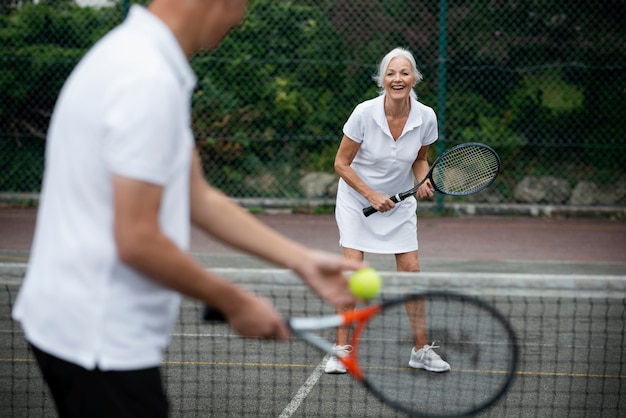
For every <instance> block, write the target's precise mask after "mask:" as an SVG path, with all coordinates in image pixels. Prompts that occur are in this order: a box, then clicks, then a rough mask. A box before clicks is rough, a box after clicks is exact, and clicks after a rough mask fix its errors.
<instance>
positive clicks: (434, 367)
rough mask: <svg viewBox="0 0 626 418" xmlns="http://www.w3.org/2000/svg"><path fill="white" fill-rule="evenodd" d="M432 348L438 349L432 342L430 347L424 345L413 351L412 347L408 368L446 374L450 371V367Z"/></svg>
mask: <svg viewBox="0 0 626 418" xmlns="http://www.w3.org/2000/svg"><path fill="white" fill-rule="evenodd" d="M433 348H439V346H436V345H435V343H434V342H433V343H432V344H431V345H428V344H426V345H425V346H424V347H423V348H420V349H419V350H415V347H413V349H412V350H411V359H410V360H409V367H412V368H414V369H425V370H428V371H430V372H447V371H448V370H450V365H449V364H448V363H446V362H445V361H443V360H442V359H441V357H440V356H439V354H437V353H435V351H434V350H433Z"/></svg>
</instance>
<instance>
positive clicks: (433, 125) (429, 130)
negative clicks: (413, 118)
mask: <svg viewBox="0 0 626 418" xmlns="http://www.w3.org/2000/svg"><path fill="white" fill-rule="evenodd" d="M423 118H424V136H423V137H422V145H423V146H426V145H430V144H432V143H434V142H435V141H437V139H438V138H439V131H438V127H437V115H436V114H435V111H434V110H433V109H432V108H430V107H427V106H425V111H424V116H423Z"/></svg>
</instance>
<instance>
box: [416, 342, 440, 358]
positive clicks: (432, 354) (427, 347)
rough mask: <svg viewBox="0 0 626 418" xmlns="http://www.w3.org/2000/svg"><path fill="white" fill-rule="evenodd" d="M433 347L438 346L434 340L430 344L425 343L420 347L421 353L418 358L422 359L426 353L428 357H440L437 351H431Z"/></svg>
mask: <svg viewBox="0 0 626 418" xmlns="http://www.w3.org/2000/svg"><path fill="white" fill-rule="evenodd" d="M435 348H439V346H438V345H435V342H434V341H433V343H432V344H431V345H428V344H426V345H425V346H424V347H423V348H422V350H421V351H422V355H421V356H420V360H423V359H424V357H425V356H426V354H428V357H430V358H436V359H438V358H441V356H440V355H439V354H437V353H435V352H434V351H433V349H435Z"/></svg>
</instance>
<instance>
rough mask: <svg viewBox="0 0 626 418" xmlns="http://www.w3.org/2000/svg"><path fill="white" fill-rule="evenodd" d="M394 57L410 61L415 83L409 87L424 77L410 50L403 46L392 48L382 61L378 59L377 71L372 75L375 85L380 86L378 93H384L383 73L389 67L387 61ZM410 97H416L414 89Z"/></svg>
mask: <svg viewBox="0 0 626 418" xmlns="http://www.w3.org/2000/svg"><path fill="white" fill-rule="evenodd" d="M396 57H402V58H405V59H407V60H408V61H409V62H410V63H411V69H412V70H413V78H415V84H414V85H413V86H411V87H415V86H416V85H417V83H419V82H420V81H422V79H423V78H424V77H423V76H422V73H420V72H419V70H418V69H417V64H416V63H415V57H413V54H411V52H410V51H409V50H408V49H404V48H395V49H392V50H391V51H389V52H388V53H387V55H385V56H384V57H383V59H382V61H380V65H379V66H378V73H377V74H375V75H374V76H373V77H372V78H373V79H374V81H375V82H376V85H377V86H378V87H380V90H379V93H380V94H381V95H382V94H384V93H385V89H384V88H383V80H384V79H385V73H386V72H387V67H389V63H390V62H391V60H392V59H394V58H396ZM411 97H413V98H414V99H417V94H416V93H415V90H411Z"/></svg>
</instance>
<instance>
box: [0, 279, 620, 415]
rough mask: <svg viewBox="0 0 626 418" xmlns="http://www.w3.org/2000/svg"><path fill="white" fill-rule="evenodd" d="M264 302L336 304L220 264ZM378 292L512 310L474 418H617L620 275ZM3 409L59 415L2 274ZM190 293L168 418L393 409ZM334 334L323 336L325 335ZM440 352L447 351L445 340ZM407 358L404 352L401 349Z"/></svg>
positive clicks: (290, 306) (12, 287) (286, 310)
mask: <svg viewBox="0 0 626 418" xmlns="http://www.w3.org/2000/svg"><path fill="white" fill-rule="evenodd" d="M219 273H221V274H223V275H225V276H227V277H230V278H231V279H232V280H233V281H235V282H238V283H240V284H241V285H242V286H244V287H246V288H249V289H251V290H253V291H255V292H256V293H259V294H262V295H264V296H266V297H268V298H270V299H271V300H272V301H273V302H274V303H275V305H276V306H277V307H278V309H279V310H280V311H281V312H282V313H283V314H284V315H286V316H314V315H324V314H330V313H332V312H333V309H332V307H330V306H328V305H325V304H323V303H322V302H320V301H319V299H318V298H317V297H316V296H314V295H313V294H311V293H310V292H309V291H308V290H307V289H306V288H305V287H303V286H302V284H301V282H300V281H299V280H298V279H297V278H295V277H294V276H293V275H292V274H291V273H290V272H287V271H284V270H272V269H260V270H259V269H249V270H246V269H219ZM382 274H383V277H384V283H385V287H384V294H385V296H387V295H389V296H391V295H393V294H401V293H406V292H412V291H419V290H426V289H428V290H448V291H456V292H460V293H469V294H473V295H476V296H478V297H480V298H481V299H483V300H485V301H487V302H489V303H491V304H493V305H494V306H495V307H496V308H497V309H498V310H500V311H501V312H502V313H503V314H504V316H505V317H506V318H508V319H509V320H510V322H511V324H512V326H513V328H514V329H515V331H516V333H517V337H518V340H519V344H520V355H521V358H520V363H519V369H518V372H517V375H516V377H515V380H514V382H513V385H512V386H511V388H510V389H509V391H508V392H507V394H506V395H505V396H504V397H503V398H502V399H501V400H500V401H499V402H498V403H497V404H496V405H495V406H493V407H492V408H490V409H488V410H487V411H485V412H484V413H483V414H482V415H481V416H489V417H503V416H506V417H545V416H550V417H584V416H589V417H592V416H593V417H596V416H602V417H619V416H624V414H625V413H626V341H625V339H626V278H625V277H622V276H582V275H581V276H572V275H523V274H515V275H510V274H493V273H490V274H481V273H466V274H462V273H418V274H409V273H405V274H399V273H385V272H383V273H382ZM0 283H1V286H2V287H1V288H0V333H1V334H2V338H1V342H0V416H10V417H31V416H54V414H55V412H54V405H53V402H52V400H51V398H50V395H49V394H48V392H47V389H46V388H45V386H44V384H43V382H42V379H41V377H40V374H39V370H38V368H37V365H36V363H35V362H34V360H33V357H32V354H31V353H29V351H28V348H27V345H26V343H25V341H24V336H23V333H22V332H21V328H20V327H19V324H17V323H15V322H13V321H11V320H10V310H11V306H12V304H13V301H14V299H15V296H16V294H17V291H18V289H19V285H20V280H19V279H4V280H1V281H0ZM201 312H202V304H201V303H199V302H196V301H192V300H185V301H184V303H183V305H182V307H181V313H180V319H179V323H178V326H177V328H176V331H175V333H174V335H173V338H172V342H171V344H170V346H169V348H168V350H167V353H166V355H165V359H164V363H163V376H164V380H165V382H166V385H167V392H168V396H169V400H170V404H171V415H172V416H173V417H196V416H212V417H235V416H237V417H244V416H245V417H252V416H268V417H292V416H293V417H304V416H307V417H308V416H311V417H330V416H337V417H357V416H358V417H393V416H402V414H400V413H398V412H396V411H394V410H392V409H390V408H389V407H387V406H385V405H383V404H381V403H380V402H379V401H378V400H377V399H376V398H375V397H373V396H371V395H369V394H368V393H367V391H366V390H365V389H363V388H362V387H361V386H360V385H359V384H358V383H357V382H355V381H354V380H353V379H351V378H349V377H347V376H344V375H326V374H324V372H323V368H324V364H325V358H324V356H323V355H322V354H321V353H320V352H319V351H318V350H317V349H315V348H313V347H310V346H309V345H308V344H306V343H304V342H301V341H299V340H297V339H291V340H290V341H289V342H287V343H277V342H272V341H261V340H253V339H243V338H240V337H238V336H237V335H235V334H234V333H233V332H232V331H230V329H229V328H228V327H227V326H226V325H224V324H222V323H207V322H204V321H203V320H202V318H201ZM333 335H334V333H333V331H332V330H330V331H328V332H327V333H326V334H322V336H323V337H325V338H328V339H330V340H332V338H333ZM440 343H441V350H440V351H439V352H440V354H441V355H442V356H443V357H444V358H447V360H448V361H449V362H450V364H451V366H452V368H453V369H454V359H453V358H449V357H448V356H446V351H445V341H443V342H439V341H438V342H437V344H438V345H439V344H440ZM408 350H409V351H408V352H407V355H406V359H402V360H403V361H404V360H406V361H408V358H409V355H410V347H409V349H408Z"/></svg>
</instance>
